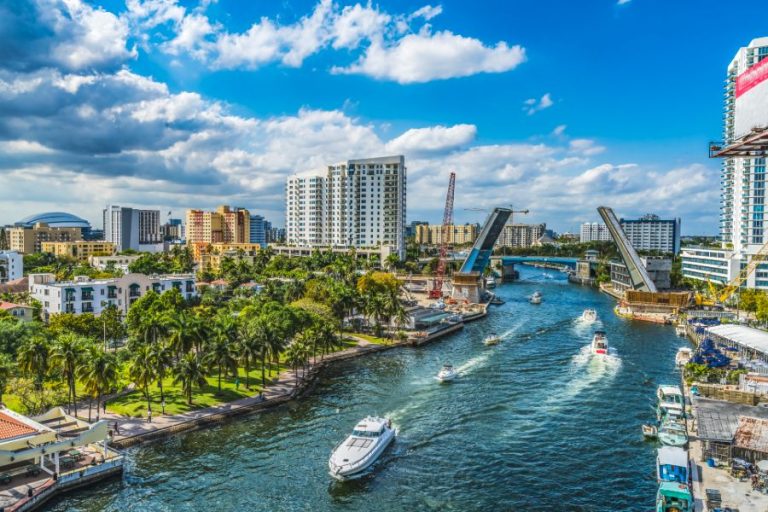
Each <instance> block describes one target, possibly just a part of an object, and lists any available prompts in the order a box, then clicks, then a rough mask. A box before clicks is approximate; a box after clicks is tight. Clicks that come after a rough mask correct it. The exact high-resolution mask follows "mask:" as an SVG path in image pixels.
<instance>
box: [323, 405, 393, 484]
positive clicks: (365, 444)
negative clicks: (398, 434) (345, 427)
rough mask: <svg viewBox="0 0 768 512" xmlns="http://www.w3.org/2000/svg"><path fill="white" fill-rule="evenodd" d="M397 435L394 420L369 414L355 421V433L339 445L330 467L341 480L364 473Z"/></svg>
mask: <svg viewBox="0 0 768 512" xmlns="http://www.w3.org/2000/svg"><path fill="white" fill-rule="evenodd" d="M394 438H395V430H394V429H393V428H392V422H391V421H390V420H388V419H386V418H379V417H375V416H368V417H367V418H365V419H364V420H361V421H360V422H358V423H357V425H355V428H354V430H352V434H351V435H350V436H349V437H347V438H346V439H345V440H344V441H343V442H342V443H341V444H340V445H338V446H337V447H336V448H335V449H334V450H333V453H332V454H331V458H330V459H329V460H328V469H329V470H330V474H331V476H332V477H334V478H336V479H337V480H352V479H354V478H359V477H361V476H363V474H364V472H365V470H366V469H368V468H369V467H370V466H371V465H372V464H373V463H374V462H376V460H377V459H378V458H379V456H380V455H381V454H382V452H383V451H384V449H385V448H386V447H387V446H389V444H390V443H391V442H392V441H393V440H394Z"/></svg>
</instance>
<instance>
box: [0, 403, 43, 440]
mask: <svg viewBox="0 0 768 512" xmlns="http://www.w3.org/2000/svg"><path fill="white" fill-rule="evenodd" d="M44 430H50V429H48V428H46V427H44V426H43V425H40V424H38V423H36V422H34V421H32V420H30V419H29V418H24V417H23V416H20V415H18V414H16V413H14V412H13V411H11V410H9V409H5V408H2V409H0V441H7V440H9V439H14V438H17V437H25V436H30V435H33V434H37V433H38V432H40V431H44Z"/></svg>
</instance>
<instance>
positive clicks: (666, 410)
mask: <svg viewBox="0 0 768 512" xmlns="http://www.w3.org/2000/svg"><path fill="white" fill-rule="evenodd" d="M656 419H657V420H659V421H672V422H675V423H683V421H684V419H685V410H684V409H683V406H682V405H681V404H675V403H666V404H664V403H660V404H658V405H657V407H656Z"/></svg>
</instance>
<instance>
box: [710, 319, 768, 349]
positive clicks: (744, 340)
mask: <svg viewBox="0 0 768 512" xmlns="http://www.w3.org/2000/svg"><path fill="white" fill-rule="evenodd" d="M706 330H707V332H709V333H712V334H714V335H717V336H720V337H721V338H726V339H728V340H730V341H732V342H734V343H737V344H739V345H741V346H743V347H747V348H751V349H752V350H756V351H758V352H762V353H764V354H768V332H766V331H761V330H760V329H755V328H753V327H747V326H746V325H737V324H723V325H715V326H712V327H707V329H706Z"/></svg>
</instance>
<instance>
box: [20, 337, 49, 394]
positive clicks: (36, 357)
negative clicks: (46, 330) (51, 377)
mask: <svg viewBox="0 0 768 512" xmlns="http://www.w3.org/2000/svg"><path fill="white" fill-rule="evenodd" d="M50 355H51V343H50V342H49V341H48V340H47V339H46V338H45V337H43V336H34V337H32V338H27V339H26V340H24V343H22V345H21V347H19V351H18V356H17V360H18V363H19V369H20V370H21V371H22V372H24V373H26V374H27V375H34V377H35V388H36V389H37V390H38V391H40V390H42V389H43V382H44V381H45V375H46V374H47V373H48V369H49V367H50Z"/></svg>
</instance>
